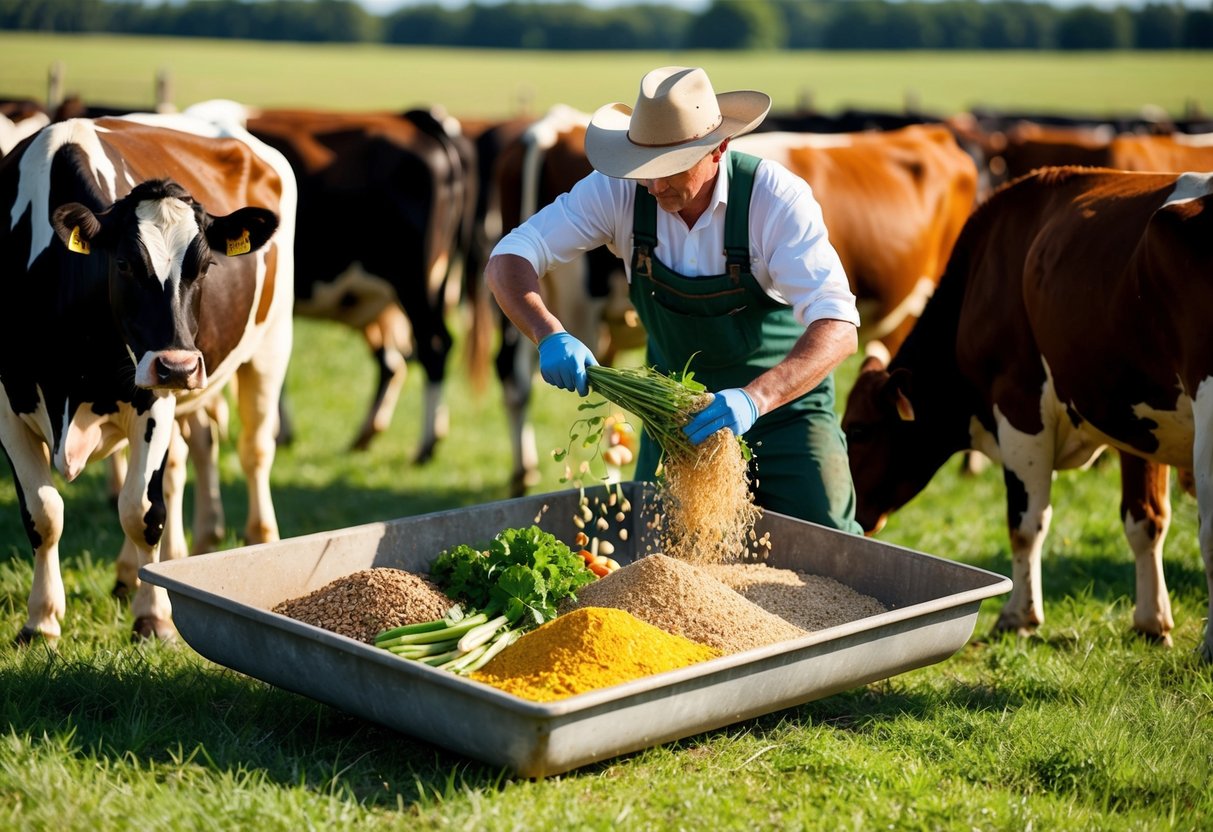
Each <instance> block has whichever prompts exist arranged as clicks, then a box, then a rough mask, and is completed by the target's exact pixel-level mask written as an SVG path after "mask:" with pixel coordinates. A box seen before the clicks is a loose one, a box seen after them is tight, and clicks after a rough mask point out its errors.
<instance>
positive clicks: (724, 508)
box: [658, 429, 762, 564]
mask: <svg viewBox="0 0 1213 832" xmlns="http://www.w3.org/2000/svg"><path fill="white" fill-rule="evenodd" d="M696 451H698V453H696V454H694V455H690V456H679V457H675V458H670V459H667V460H666V461H665V464H664V469H665V474H664V481H663V483H662V487H661V490H660V492H659V494H658V502H659V512H660V520H659V521H658V522H659V528H658V540H659V542H660V545H661V549H662V551H663V552H664V553H665V554H666V555H668V556H670V557H675V558H678V559H679V560H684V561H688V562H690V563H700V564H706V563H723V562H725V561H732V560H737V559H738V558H740V557H741V556H742V554H744V553H745V551H746V547H747V541H748V538H749V537H750V535H751V532H752V531H753V529H754V523H755V522H756V521H757V520H758V518H759V517H760V516H761V515H762V510H761V509H760V508H759V507H758V506H756V505H755V504H754V495H753V493H752V492H751V491H750V474H749V469H748V467H747V464H746V460H745V458H744V457H743V456H742V451H741V446H740V445H739V444H738V442H737V438H736V437H735V436H734V435H733V432H732V431H730V430H728V429H725V430H720V431H717V432H716V433H714V434H712V436H710V437H708V438H707V439H706V440H705V441H704V442H703V443H702V444H701V445H699V446H698V447H697V448H696Z"/></svg>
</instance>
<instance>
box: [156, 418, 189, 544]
mask: <svg viewBox="0 0 1213 832" xmlns="http://www.w3.org/2000/svg"><path fill="white" fill-rule="evenodd" d="M188 461H189V445H187V444H186V441H185V437H184V436H183V435H182V433H181V422H179V421H178V420H176V419H174V420H173V435H172V439H171V440H170V441H169V446H168V454H167V455H166V456H165V459H164V476H163V480H162V483H163V484H162V488H163V490H164V534H163V535H161V537H160V557H161V558H162V559H163V560H174V559H176V558H183V557H186V556H187V555H189V543H188V542H187V541H186V539H185V468H186V464H187V463H188Z"/></svg>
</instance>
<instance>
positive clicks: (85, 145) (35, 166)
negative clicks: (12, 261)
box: [9, 119, 118, 268]
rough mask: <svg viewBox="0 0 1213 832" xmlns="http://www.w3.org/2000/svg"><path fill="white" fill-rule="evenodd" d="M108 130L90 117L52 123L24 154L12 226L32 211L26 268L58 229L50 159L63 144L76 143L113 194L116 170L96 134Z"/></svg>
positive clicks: (102, 185) (99, 179) (111, 196)
mask: <svg viewBox="0 0 1213 832" xmlns="http://www.w3.org/2000/svg"><path fill="white" fill-rule="evenodd" d="M104 132H105V130H103V129H102V128H99V127H97V126H96V125H95V124H94V123H93V122H91V121H89V120H87V119H69V120H68V121H61V122H59V123H58V124H52V125H50V126H49V127H47V128H46V129H45V130H43V131H42V132H41V133H39V134H38V136H37V137H36V138H35V139H34V141H33V143H32V144H31V145H30V146H29V147H28V148H27V149H26V151H25V154H24V155H23V156H22V157H21V168H20V169H21V184H20V187H19V188H18V190H17V199H16V200H15V201H14V202H13V208H12V211H11V213H10V214H9V228H13V227H15V226H16V225H17V223H18V221H20V219H21V217H22V216H24V214H25V212H26V211H30V212H31V214H30V217H31V222H30V228H31V234H30V246H29V260H28V261H27V262H26V268H29V267H30V266H32V265H33V264H34V261H35V260H36V259H38V255H40V254H41V253H42V252H43V251H45V250H46V249H47V248H48V247H49V246H50V244H51V240H52V239H53V238H54V236H55V231H54V229H53V228H51V223H50V219H49V218H50V198H51V176H50V168H51V162H52V161H53V160H54V158H55V154H56V153H58V152H59V149H60V148H62V147H63V146H64V145H68V144H77V145H80V148H81V149H82V150H83V151H84V154H85V155H86V156H87V157H88V160H89V164H90V166H91V169H92V172H93V175H94V176H95V177H96V178H97V182H98V184H99V185H100V186H101V188H102V189H103V190H105V192H106V195H107V196H109V198H110V199H111V201H112V200H113V198H114V183H115V179H116V178H117V175H118V173H117V171H116V170H115V169H114V165H113V163H112V162H111V161H110V160H109V157H108V156H106V155H105V151H104V150H103V149H102V147H101V142H100V140H99V139H98V138H97V134H98V133H104Z"/></svg>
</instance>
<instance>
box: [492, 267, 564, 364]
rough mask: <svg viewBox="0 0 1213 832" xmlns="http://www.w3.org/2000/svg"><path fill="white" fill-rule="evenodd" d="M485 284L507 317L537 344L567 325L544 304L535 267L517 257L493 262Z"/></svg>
mask: <svg viewBox="0 0 1213 832" xmlns="http://www.w3.org/2000/svg"><path fill="white" fill-rule="evenodd" d="M484 277H485V281H486V282H487V283H488V286H489V289H490V290H491V291H492V293H493V296H494V297H495V298H497V304H498V305H499V306H500V307H501V311H503V312H505V314H506V317H508V318H509V319H510V320H511V321H513V322H514V326H516V327H518V329H519V330H520V331H521V332H522V334H523V335H525V336H526V337H528V338H530V339H531V340H532V341H534V342H535V343H536V344H538V343H539V342H540V341H542V340H543V339H544V338H545V337H546V336H548V335H551V334H552V333H553V332H561V331H562V330H563V329H564V326H563V325H561V323H560V321H559V320H557V319H556V316H555V315H553V314H552V313H551V312H550V311H549V310H548V308H547V306H546V305H545V304H544V302H543V298H542V297H541V296H540V293H539V276H538V275H536V274H535V269H534V267H532V266H531V264H530V263H529V262H527V261H526V260H524V259H523V258H521V257H519V256H518V255H516V254H499V255H496V256H494V257H492V258H490V259H489V263H488V266H486V267H485V270H484Z"/></svg>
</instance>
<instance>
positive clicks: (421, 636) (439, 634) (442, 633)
mask: <svg viewBox="0 0 1213 832" xmlns="http://www.w3.org/2000/svg"><path fill="white" fill-rule="evenodd" d="M440 620H442V621H443V622H444V623H445V626H443V627H441V628H439V629H436V630H428V631H426V632H422V633H414V634H412V635H404V636H396V637H395V638H389V639H383V640H379V639H376V640H375V646H376V647H383V648H385V649H390V648H392V647H398V646H400V645H402V644H433V643H434V642H437V641H450V640H451V639H453V638H460V637H462V636H463V634H464V633H466V632H468V631H469V630H474V629H476V628H477V627H479V626H480V625H481V624H484V623H485V622H486V621H488V620H489V617H488V616H487V615H485V614H484V613H482V612H480V613H476V614H475V615H469V616H467V617H466V618H464V619H462V620H461V621H460V622H459V623H458V624H451V623H449V622H446V620H445V619H440Z"/></svg>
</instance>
